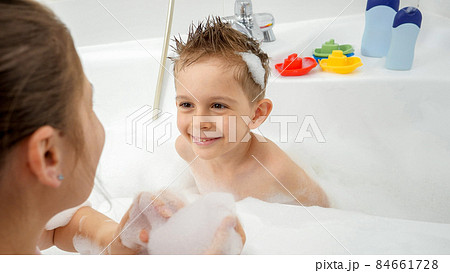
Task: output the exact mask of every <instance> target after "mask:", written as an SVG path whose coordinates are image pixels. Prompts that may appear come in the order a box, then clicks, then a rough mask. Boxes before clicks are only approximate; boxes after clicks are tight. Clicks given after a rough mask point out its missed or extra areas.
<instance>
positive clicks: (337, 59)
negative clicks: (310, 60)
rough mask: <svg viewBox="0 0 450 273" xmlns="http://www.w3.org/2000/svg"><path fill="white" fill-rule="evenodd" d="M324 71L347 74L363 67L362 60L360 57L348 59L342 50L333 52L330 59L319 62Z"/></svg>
mask: <svg viewBox="0 0 450 273" xmlns="http://www.w3.org/2000/svg"><path fill="white" fill-rule="evenodd" d="M319 64H320V67H322V69H323V71H328V72H335V73H339V74H347V73H350V72H352V71H353V70H355V69H356V68H357V67H360V66H362V65H363V64H362V62H361V59H360V58H358V57H347V56H345V55H344V53H343V52H342V50H333V52H332V53H331V55H330V56H328V59H322V60H320V62H319Z"/></svg>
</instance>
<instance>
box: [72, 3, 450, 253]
mask: <svg viewBox="0 0 450 273" xmlns="http://www.w3.org/2000/svg"><path fill="white" fill-rule="evenodd" d="M333 19H334V18H328V19H318V20H314V21H301V22H289V23H284V24H277V25H276V26H275V34H276V35H277V41H276V42H274V43H272V44H266V45H264V49H265V50H266V51H267V52H268V53H269V55H270V56H271V57H272V64H271V65H272V67H273V65H274V64H275V63H277V62H281V61H282V60H283V58H284V57H286V56H287V55H288V54H290V53H293V52H296V53H300V52H303V54H302V56H310V55H311V52H312V50H313V49H314V48H315V47H319V46H320V45H321V44H322V43H323V42H324V41H326V40H328V39H330V38H334V39H335V40H336V42H338V43H342V44H343V43H350V44H352V45H354V47H355V48H356V52H355V53H356V55H357V56H360V57H361V54H360V43H361V37H362V32H363V27H364V16H363V11H361V12H360V13H359V14H355V15H351V16H344V17H340V18H338V19H337V20H336V21H335V22H334V23H332V24H331V25H330V26H329V27H328V28H326V29H325V27H326V26H327V25H328V24H329V23H330V22H331V21H332V20H333ZM324 29H325V30H324ZM322 30H324V31H323V32H322V33H321V34H320V35H319V36H318V37H317V34H318V33H320V32H321V31H322ZM139 42H140V43H138V42H136V41H129V42H121V43H113V44H105V45H96V46H87V47H79V48H78V50H79V53H80V56H81V58H82V61H83V64H84V68H85V71H86V74H87V76H88V78H89V79H90V81H91V82H92V83H93V84H94V86H95V94H94V108H95V111H96V112H97V114H98V116H99V118H100V120H101V121H102V123H103V125H104V127H105V129H106V144H105V149H104V152H103V154H102V158H101V162H100V166H99V170H98V175H99V177H100V178H101V180H102V183H103V186H104V187H105V188H106V190H107V191H108V192H109V194H110V198H111V200H112V201H113V205H114V206H113V208H112V210H111V211H109V212H108V213H109V214H110V215H111V216H112V217H114V218H116V219H117V218H119V217H120V215H121V213H122V212H123V210H124V209H125V208H126V206H127V204H128V203H129V201H130V200H131V198H132V197H133V196H134V194H136V193H137V192H139V191H142V190H154V189H157V188H164V187H166V186H167V185H169V184H170V183H172V182H173V181H175V182H174V183H173V184H172V185H171V187H177V186H180V187H181V186H182V185H184V184H185V183H189V182H192V177H190V174H189V172H188V171H183V172H182V170H183V169H184V168H185V166H186V163H184V162H183V161H182V160H181V159H180V158H178V156H177V154H176V152H175V150H174V141H175V139H176V137H177V136H178V131H177V128H176V108H175V102H174V97H175V90H174V84H173V77H172V76H170V75H167V76H166V79H165V85H164V91H163V95H162V98H161V108H162V111H163V112H165V113H167V116H165V117H166V118H167V119H165V120H164V121H163V122H162V125H160V126H158V127H156V128H158V130H159V131H158V130H157V131H155V132H156V133H157V134H159V135H158V136H162V131H161V130H162V129H161V128H164V129H166V130H167V131H166V132H170V137H169V138H168V139H166V141H165V142H163V143H162V144H161V145H159V146H158V145H157V144H155V145H154V146H153V148H154V150H153V151H152V152H149V151H148V150H149V149H146V147H145V146H143V147H141V148H139V147H136V144H135V143H134V144H130V143H127V142H129V139H128V140H127V117H129V116H130V115H132V114H133V113H134V112H135V111H136V110H139V109H141V108H142V107H143V106H145V105H150V106H151V105H152V103H153V97H154V90H155V86H156V78H157V71H158V63H157V61H156V60H159V59H160V51H161V50H160V49H161V46H162V39H161V38H155V39H145V40H140V41H139ZM449 42H450V19H449V18H445V17H441V16H439V15H436V14H432V13H424V21H423V24H422V30H421V33H420V35H419V38H418V42H417V46H416V48H417V50H416V58H415V61H414V66H413V69H412V70H411V71H406V72H398V71H390V70H386V69H384V67H383V64H384V59H372V58H365V57H361V58H362V61H363V63H364V65H363V66H362V67H361V68H359V69H358V70H357V71H356V72H355V73H352V74H349V75H339V74H331V73H325V72H322V71H321V70H320V68H319V67H316V68H315V69H314V70H313V71H312V72H311V73H310V74H309V75H307V76H303V77H295V78H284V77H278V72H276V71H275V69H273V71H272V76H271V77H270V79H269V82H270V83H269V86H268V91H267V97H268V98H270V99H272V101H273V102H274V109H273V112H272V116H279V115H289V116H296V117H297V119H298V121H299V122H297V123H290V124H289V127H288V128H289V130H288V135H287V142H282V141H281V139H280V137H281V135H282V133H281V132H280V125H279V123H275V122H272V123H270V122H269V121H268V122H266V123H265V124H264V125H263V126H262V127H261V128H260V132H261V133H263V134H264V136H266V137H268V138H270V139H272V140H273V141H275V142H277V143H278V144H279V145H280V146H281V147H282V148H283V149H285V150H286V152H287V153H288V154H289V155H291V156H292V157H293V158H294V160H295V161H297V162H298V163H299V164H300V165H301V166H302V167H304V168H305V169H306V170H307V171H308V172H309V173H310V174H311V175H312V176H313V177H314V178H315V179H316V180H317V181H318V182H319V183H320V184H321V185H322V186H323V188H324V189H325V191H326V192H327V193H328V195H329V197H330V199H331V202H332V206H333V209H322V208H310V209H305V208H302V207H296V206H286V205H276V204H267V203H263V202H260V201H257V200H251V199H247V200H244V201H241V202H239V203H238V205H237V206H238V213H239V215H240V216H241V220H242V222H243V225H244V229H245V230H246V232H247V238H248V241H247V244H246V247H245V249H244V253H249V254H252V253H274V254H276V253H279V254H285V253H289V254H300V253H305V254H348V253H352V254H391V253H397V254H400V253H401V254H419V253H420V254H450V234H449V232H448V231H449V230H450V212H449V211H450V198H448V197H449V192H450V183H449V182H450V170H449V166H450V150H449V149H450V90H449V86H450V67H449V66H448V64H450V55H449V54H446V53H445V52H446V51H445V50H446V49H447V46H446V45H447V44H448V43H449ZM141 45H143V46H144V47H145V49H146V50H144V49H143V48H142V46H141ZM150 54H151V55H153V57H154V58H153V57H151V56H150ZM155 59H156V60H155ZM168 69H169V71H171V69H172V68H171V67H169V68H168ZM305 116H313V117H314V119H315V121H316V122H317V124H318V126H319V128H320V130H321V132H322V133H323V136H324V137H325V140H326V141H325V143H319V142H318V141H316V140H315V139H314V138H309V139H305V140H304V141H303V143H295V142H294V139H295V137H296V135H297V134H298V132H299V129H300V126H301V121H302V120H303V119H304V118H305ZM140 134H141V132H138V135H139V136H140V137H141V136H142V135H140ZM128 136H129V135H128ZM144 142H145V141H144ZM91 199H92V200H93V202H94V206H103V205H101V204H102V203H103V202H104V199H103V198H102V197H101V195H99V194H98V193H97V192H94V194H93V196H92V197H91ZM127 200H128V201H127ZM127 202H128V203H127ZM295 215H296V216H297V217H295ZM312 215H314V216H316V218H317V219H314V218H313V217H312ZM262 226H263V227H264V228H261V227H262ZM324 234H325V235H324ZM331 235H333V236H331ZM369 237H370V238H369ZM262 238H276V239H270V240H267V239H264V240H263V239H262ZM318 242H319V243H318Z"/></svg>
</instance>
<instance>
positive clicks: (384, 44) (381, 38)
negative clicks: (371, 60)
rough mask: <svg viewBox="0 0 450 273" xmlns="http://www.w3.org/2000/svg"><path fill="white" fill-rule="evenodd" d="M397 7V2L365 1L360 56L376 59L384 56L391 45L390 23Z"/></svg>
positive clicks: (387, 0) (396, 0) (390, 0)
mask: <svg viewBox="0 0 450 273" xmlns="http://www.w3.org/2000/svg"><path fill="white" fill-rule="evenodd" d="M399 5H400V1H399V0H368V1H367V6H366V24H365V27H364V34H363V38H362V43H361V54H362V55H364V56H368V57H377V58H381V57H384V56H386V54H387V53H388V50H389V45H390V43H391V31H392V22H393V21H394V17H395V14H396V13H397V11H398V7H399Z"/></svg>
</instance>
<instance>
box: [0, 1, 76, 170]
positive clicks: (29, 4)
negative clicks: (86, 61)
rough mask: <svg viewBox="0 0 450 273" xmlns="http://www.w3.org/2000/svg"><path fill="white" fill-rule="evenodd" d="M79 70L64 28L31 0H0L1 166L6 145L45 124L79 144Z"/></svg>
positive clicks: (16, 141)
mask: <svg viewBox="0 0 450 273" xmlns="http://www.w3.org/2000/svg"><path fill="white" fill-rule="evenodd" d="M82 84H83V73H82V67H81V63H80V60H79V57H78V55H77V53H76V51H75V46H74V43H73V40H72V38H71V35H70V33H69V31H68V29H67V28H66V27H65V25H64V24H63V23H61V21H60V20H59V19H58V18H57V17H56V16H55V14H54V13H53V12H52V11H50V10H49V9H47V8H45V7H44V6H42V5H41V4H39V3H37V2H35V1H27V0H11V1H4V0H2V1H0V170H1V168H2V167H3V165H4V160H5V157H6V155H7V153H8V151H10V149H11V148H12V147H13V146H14V145H16V144H17V143H18V142H20V141H21V140H23V139H24V138H26V137H27V136H30V135H31V134H32V133H33V132H34V131H36V130H37V129H38V128H40V127H42V126H44V125H49V126H51V127H53V128H56V129H58V130H60V131H61V133H62V134H63V135H65V136H67V137H68V138H69V139H70V142H71V143H73V145H74V147H75V150H80V149H81V147H80V145H82V143H81V142H80V141H76V140H77V139H80V135H79V134H80V131H79V129H81V127H80V126H78V116H77V115H76V114H75V113H77V112H78V111H77V110H76V109H77V108H75V106H76V105H78V102H79V101H80V97H81V94H82V91H81V90H82Z"/></svg>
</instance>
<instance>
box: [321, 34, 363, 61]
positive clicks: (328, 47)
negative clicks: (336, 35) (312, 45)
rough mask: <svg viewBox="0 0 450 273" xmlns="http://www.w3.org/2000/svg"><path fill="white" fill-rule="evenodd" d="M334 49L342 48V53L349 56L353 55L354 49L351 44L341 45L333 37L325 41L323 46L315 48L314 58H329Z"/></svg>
mask: <svg viewBox="0 0 450 273" xmlns="http://www.w3.org/2000/svg"><path fill="white" fill-rule="evenodd" d="M333 50H342V53H343V54H344V55H346V56H347V57H350V56H353V51H354V50H353V47H352V46H351V45H339V44H337V43H335V42H334V39H331V40H329V41H328V42H325V43H324V44H323V45H322V47H321V48H316V49H314V58H316V57H317V58H320V59H323V58H328V56H329V55H330V54H331V52H333ZM348 55H350V56H348Z"/></svg>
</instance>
